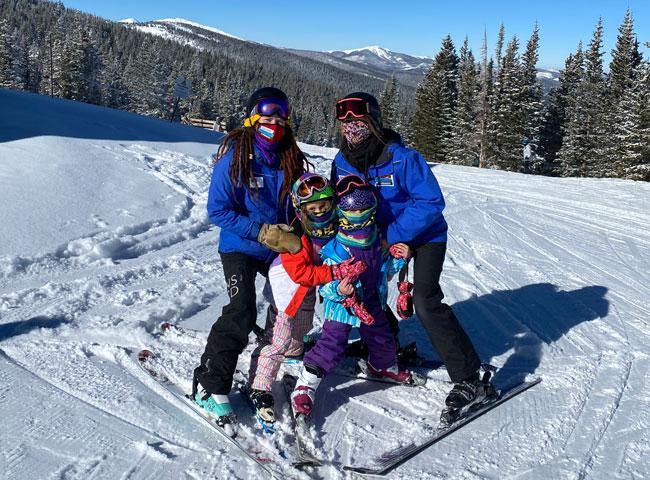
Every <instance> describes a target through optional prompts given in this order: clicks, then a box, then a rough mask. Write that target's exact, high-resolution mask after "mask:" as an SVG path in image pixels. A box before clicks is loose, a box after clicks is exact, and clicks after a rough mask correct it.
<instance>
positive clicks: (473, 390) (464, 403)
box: [440, 364, 497, 425]
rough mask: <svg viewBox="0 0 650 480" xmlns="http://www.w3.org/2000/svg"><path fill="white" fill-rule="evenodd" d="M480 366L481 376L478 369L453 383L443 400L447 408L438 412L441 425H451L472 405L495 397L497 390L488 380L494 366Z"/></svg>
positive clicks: (474, 405)
mask: <svg viewBox="0 0 650 480" xmlns="http://www.w3.org/2000/svg"><path fill="white" fill-rule="evenodd" d="M481 368H482V369H483V375H482V376H481V372H480V371H478V372H476V373H475V374H474V375H472V376H471V377H469V378H467V379H465V380H463V381H462V382H458V383H455V384H454V386H453V388H452V389H451V391H450V392H449V394H448V395H447V399H446V400H445V405H447V408H445V409H444V410H443V411H442V413H441V414H440V421H441V422H442V424H443V425H451V424H452V423H454V422H456V421H457V420H459V419H460V418H461V417H462V416H463V415H464V414H466V413H467V412H469V411H470V410H472V408H473V407H476V406H478V405H481V404H483V403H488V402H490V401H492V400H494V399H495V398H496V396H497V392H496V390H495V388H494V385H492V383H491V382H490V378H491V377H492V374H493V373H494V372H495V371H496V368H495V367H493V366H492V365H487V364H484V365H481Z"/></svg>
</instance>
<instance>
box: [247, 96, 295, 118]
mask: <svg viewBox="0 0 650 480" xmlns="http://www.w3.org/2000/svg"><path fill="white" fill-rule="evenodd" d="M256 114H257V115H260V116H262V117H271V116H273V115H278V116H279V117H280V118H281V119H282V120H289V118H290V117H291V106H290V105H289V102H287V101H286V100H283V99H281V98H262V99H261V100H260V101H259V102H257V104H256V105H255V108H253V111H252V112H251V114H250V116H251V117H252V116H253V115H256Z"/></svg>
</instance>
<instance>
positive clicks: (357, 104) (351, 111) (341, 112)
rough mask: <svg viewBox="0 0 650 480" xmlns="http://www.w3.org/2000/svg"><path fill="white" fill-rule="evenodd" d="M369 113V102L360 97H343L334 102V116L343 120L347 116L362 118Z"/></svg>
mask: <svg viewBox="0 0 650 480" xmlns="http://www.w3.org/2000/svg"><path fill="white" fill-rule="evenodd" d="M366 115H370V104H369V103H368V102H367V101H366V100H363V99H362V98H344V99H342V100H339V101H338V102H336V118H337V119H339V120H341V121H343V120H345V119H346V118H348V117H349V116H352V117H353V118H362V117H365V116H366Z"/></svg>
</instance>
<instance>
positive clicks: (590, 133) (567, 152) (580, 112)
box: [558, 19, 607, 177]
mask: <svg viewBox="0 0 650 480" xmlns="http://www.w3.org/2000/svg"><path fill="white" fill-rule="evenodd" d="M602 41H603V24H602V19H598V24H597V25H596V30H595V31H594V35H593V37H592V39H591V42H590V43H589V47H588V48H587V51H586V52H585V77H584V80H583V81H582V82H580V84H579V85H578V88H577V89H576V91H575V92H574V98H573V99H572V100H571V101H570V103H569V106H568V107H567V126H566V129H565V135H564V140H563V143H562V148H561V149H560V152H559V154H558V158H559V161H560V164H561V166H560V168H561V172H562V175H564V176H579V177H586V176H600V175H602V173H603V170H604V169H606V168H607V166H606V149H605V142H606V136H605V135H606V130H605V120H604V113H605V112H604V111H603V105H605V98H606V97H605V81H604V78H603V52H602Z"/></svg>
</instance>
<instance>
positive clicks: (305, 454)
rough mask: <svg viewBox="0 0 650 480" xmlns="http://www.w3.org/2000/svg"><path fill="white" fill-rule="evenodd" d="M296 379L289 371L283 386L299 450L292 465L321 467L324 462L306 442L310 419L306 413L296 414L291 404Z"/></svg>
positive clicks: (297, 466)
mask: <svg viewBox="0 0 650 480" xmlns="http://www.w3.org/2000/svg"><path fill="white" fill-rule="evenodd" d="M296 380H297V379H296V377H294V376H293V375H289V374H288V373H286V374H285V375H284V376H283V377H282V386H283V388H284V391H285V393H286V395H287V401H288V402H289V412H291V421H292V425H293V431H294V438H295V439H296V449H297V450H298V454H297V456H298V459H297V460H296V461H294V462H292V465H293V466H294V467H296V468H304V467H320V466H322V465H323V462H322V461H321V460H319V459H318V458H316V457H315V456H314V455H313V454H312V453H311V452H310V451H309V449H308V448H307V445H306V444H305V439H304V435H305V433H306V432H307V431H308V430H309V419H308V418H306V417H305V416H304V415H296V414H295V413H294V411H293V407H292V404H291V392H293V389H294V387H295V386H296Z"/></svg>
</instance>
